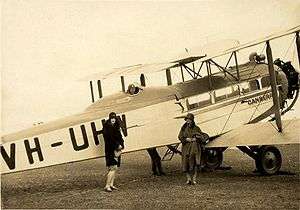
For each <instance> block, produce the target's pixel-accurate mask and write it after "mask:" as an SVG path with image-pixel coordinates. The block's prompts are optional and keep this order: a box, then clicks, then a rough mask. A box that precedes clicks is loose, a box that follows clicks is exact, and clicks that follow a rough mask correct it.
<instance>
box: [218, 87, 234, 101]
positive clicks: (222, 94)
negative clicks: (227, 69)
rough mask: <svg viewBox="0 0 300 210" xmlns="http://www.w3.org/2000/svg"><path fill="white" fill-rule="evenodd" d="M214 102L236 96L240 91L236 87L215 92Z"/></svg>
mask: <svg viewBox="0 0 300 210" xmlns="http://www.w3.org/2000/svg"><path fill="white" fill-rule="evenodd" d="M215 92H216V101H222V100H225V99H228V98H232V97H234V96H238V95H239V93H240V91H239V87H238V86H237V85H234V86H230V87H226V88H222V89H219V90H216V91H215Z"/></svg>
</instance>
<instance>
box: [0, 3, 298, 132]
mask: <svg viewBox="0 0 300 210" xmlns="http://www.w3.org/2000/svg"><path fill="white" fill-rule="evenodd" d="M297 11H300V0H265V1H260V0H239V1H236V0H224V1H221V0H219V1H217V0H216V1H215V0H207V1H147V2H145V1H131V2H129V1H128V2H127V1H90V0H88V1H82V0H78V1H75V0H74V1H71V0H60V1H56V0H52V1H50V0H34V1H33V0H23V1H21V0H3V1H1V99H2V100H1V130H2V132H3V133H8V132H13V131H17V130H20V129H23V128H27V127H30V126H31V125H32V124H33V123H35V122H39V121H43V122H46V121H49V120H54V119H58V118H60V117H64V116H68V115H71V114H75V113H78V112H80V111H82V110H84V109H85V108H86V107H87V106H88V105H90V103H91V100H90V92H89V91H90V90H89V84H88V82H82V81H79V79H80V78H83V77H85V76H87V75H89V74H92V73H95V72H101V71H108V70H110V69H111V68H114V67H120V66H127V65H133V64H138V63H152V62H159V61H168V60H170V59H172V58H174V57H176V55H179V54H182V53H184V49H185V48H188V49H191V48H193V47H197V46H201V45H204V44H208V43H211V42H218V41H219V42H220V40H222V39H237V40H239V41H240V42H241V43H243V42H247V41H251V40H254V39H256V38H259V37H262V36H265V35H267V34H270V33H272V32H273V31H277V30H280V29H284V28H287V27H289V26H294V25H299V24H300V13H299V12H297ZM291 40H292V37H287V38H284V39H283V40H279V41H274V43H272V44H274V47H273V54H274V55H273V57H285V59H289V60H292V61H293V64H294V65H295V66H296V67H297V68H299V62H298V61H297V58H295V57H297V54H295V50H294V46H293V45H291V46H292V47H291V48H288V46H289V45H290V44H291ZM259 49H261V46H258V47H257V50H259ZM288 49H289V50H288ZM286 52H287V53H286ZM248 53H249V52H245V53H244V54H243V53H241V54H240V55H239V61H244V60H245V59H246V58H247V57H248V56H247V54H248ZM295 55H296V56H295ZM146 77H147V82H149V84H150V85H165V83H166V82H165V78H164V74H161V75H158V76H157V75H156V76H153V77H151V76H150V75H146ZM174 77H176V78H174V80H176V79H178V76H176V75H175V76H174ZM125 80H126V82H127V83H129V82H132V81H138V77H136V78H133V77H131V78H125ZM102 84H103V92H104V95H108V94H110V93H113V92H116V91H120V89H121V86H120V82H119V78H116V79H110V80H107V81H103V82H102Z"/></svg>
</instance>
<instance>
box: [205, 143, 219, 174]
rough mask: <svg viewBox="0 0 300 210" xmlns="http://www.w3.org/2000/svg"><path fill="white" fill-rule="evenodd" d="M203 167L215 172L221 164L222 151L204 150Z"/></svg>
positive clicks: (215, 149) (214, 149)
mask: <svg viewBox="0 0 300 210" xmlns="http://www.w3.org/2000/svg"><path fill="white" fill-rule="evenodd" d="M202 157H203V162H204V166H205V167H206V168H208V169H211V170H215V169H217V168H219V167H220V166H221V164H222V162H223V150H221V149H220V148H205V149H204V151H203V156H202Z"/></svg>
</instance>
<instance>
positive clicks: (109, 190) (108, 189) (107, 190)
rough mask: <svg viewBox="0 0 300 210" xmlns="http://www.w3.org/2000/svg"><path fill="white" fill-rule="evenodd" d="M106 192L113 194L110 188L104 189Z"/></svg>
mask: <svg viewBox="0 0 300 210" xmlns="http://www.w3.org/2000/svg"><path fill="white" fill-rule="evenodd" d="M104 191H105V192H112V189H111V188H110V187H105V188H104Z"/></svg>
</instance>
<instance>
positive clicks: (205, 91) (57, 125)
mask: <svg viewBox="0 0 300 210" xmlns="http://www.w3.org/2000/svg"><path fill="white" fill-rule="evenodd" d="M299 31H300V26H296V27H293V28H290V29H288V30H284V31H281V32H279V33H275V34H272V35H270V36H267V37H264V38H262V39H260V40H256V41H253V42H248V43H246V44H238V45H235V46H232V47H230V48H227V49H223V50H222V51H219V52H218V53H215V54H195V55H194V54H193V55H188V56H185V57H183V58H180V59H177V60H172V61H170V62H161V63H155V64H138V65H134V66H127V67H122V68H117V69H113V70H112V71H110V72H104V73H103V72H101V73H100V74H94V75H91V77H90V78H91V80H90V88H91V96H92V104H91V105H90V106H89V107H87V108H86V109H85V110H84V111H83V112H82V113H79V114H76V115H73V116H69V117H65V118H63V119H59V120H55V121H51V122H48V123H42V124H38V125H36V126H34V127H32V128H28V129H25V130H21V131H18V132H15V133H11V134H7V135H4V136H2V137H1V140H2V143H1V173H2V174H4V173H11V172H18V171H23V170H29V169H37V168H41V167H46V166H53V165H57V164H63V163H68V162H75V161H83V160H87V159H91V158H99V157H103V156H104V141H103V136H102V123H103V122H105V120H106V119H107V116H108V114H109V113H110V112H112V111H114V112H116V113H117V114H118V117H119V119H120V121H121V122H122V131H123V134H124V136H125V137H126V138H125V150H124V153H127V152H134V151H138V150H144V149H147V148H152V147H163V146H168V149H167V152H166V155H165V157H164V158H165V159H167V158H168V157H167V156H168V155H169V156H170V155H171V156H172V155H173V153H174V152H176V151H177V150H178V149H179V148H178V145H179V140H178V132H179V130H180V128H181V126H182V124H183V121H182V118H183V117H184V116H185V115H186V114H187V113H193V114H194V115H195V122H196V123H197V124H198V125H199V127H200V128H201V129H202V130H203V131H205V132H206V133H208V134H209V135H210V140H209V142H208V143H207V144H206V146H205V151H204V157H203V158H204V160H205V161H204V162H205V165H206V167H208V168H212V169H215V168H217V167H219V166H220V165H221V164H222V160H223V152H224V151H225V150H226V149H227V148H230V147H237V148H238V149H239V150H241V151H242V152H244V153H245V154H247V155H249V157H251V158H253V160H254V161H255V164H256V168H257V169H258V171H259V172H261V173H263V174H275V173H276V172H278V170H279V169H280V167H281V162H282V157H281V154H280V151H279V150H278V149H277V148H276V147H275V146H274V145H277V144H299V136H300V133H299V129H297V128H299V127H300V120H299V119H290V120H284V119H281V118H282V117H283V115H284V114H285V113H286V112H289V111H290V110H292V107H293V106H294V104H295V103H296V101H297V99H298V95H299V78H297V79H296V81H297V82H298V86H297V84H296V86H295V84H294V86H293V87H294V89H293V92H292V94H290V95H289V98H286V100H287V101H289V103H288V106H286V105H285V107H284V106H282V104H281V103H280V100H282V95H281V96H280V88H281V89H282V88H288V87H283V86H284V85H286V84H278V82H276V77H277V76H276V75H277V73H276V72H277V69H276V71H275V69H274V65H273V57H272V50H271V45H270V43H271V42H272V40H274V39H277V38H280V37H283V36H286V35H291V34H294V35H295V40H296V48H297V54H298V60H299V61H300V38H299ZM262 43H265V47H266V57H267V61H266V60H265V56H264V55H262V54H257V53H256V54H251V56H250V60H249V62H246V63H243V64H238V58H237V56H238V52H240V51H241V50H244V49H246V48H249V47H252V46H255V45H259V44H262ZM220 56H223V57H225V56H229V59H228V62H227V64H226V65H221V64H219V63H218V62H217V61H216V58H218V57H220ZM231 60H233V61H234V65H233V66H229V63H230V61H231ZM196 64H197V65H198V67H199V68H195V66H196ZM191 65H192V66H191ZM213 68H217V69H218V70H219V71H218V72H213V70H212V69H213ZM161 71H165V72H166V79H167V86H159V87H150V86H149V87H147V86H146V81H145V74H148V73H149V74H150V73H155V72H161ZM173 71H178V72H179V71H180V72H181V75H182V82H179V83H176V84H173V82H172V72H173ZM184 71H185V72H187V74H188V75H190V77H191V79H189V80H187V79H186V78H184V74H183V72H184ZM127 75H138V76H139V78H140V84H139V85H134V84H131V85H129V88H128V90H126V87H125V76H127ZM111 77H120V78H121V86H122V91H120V92H118V93H115V94H112V95H108V96H104V97H103V94H102V87H101V81H102V80H103V79H107V78H111ZM85 79H88V78H85ZM88 81H89V80H88ZM95 82H97V86H98V88H97V89H98V95H99V99H98V100H95V94H94V87H93V84H94V83H95ZM288 85H290V84H288ZM280 97H281V98H280ZM274 124H275V125H274ZM258 131H260V132H258Z"/></svg>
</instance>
